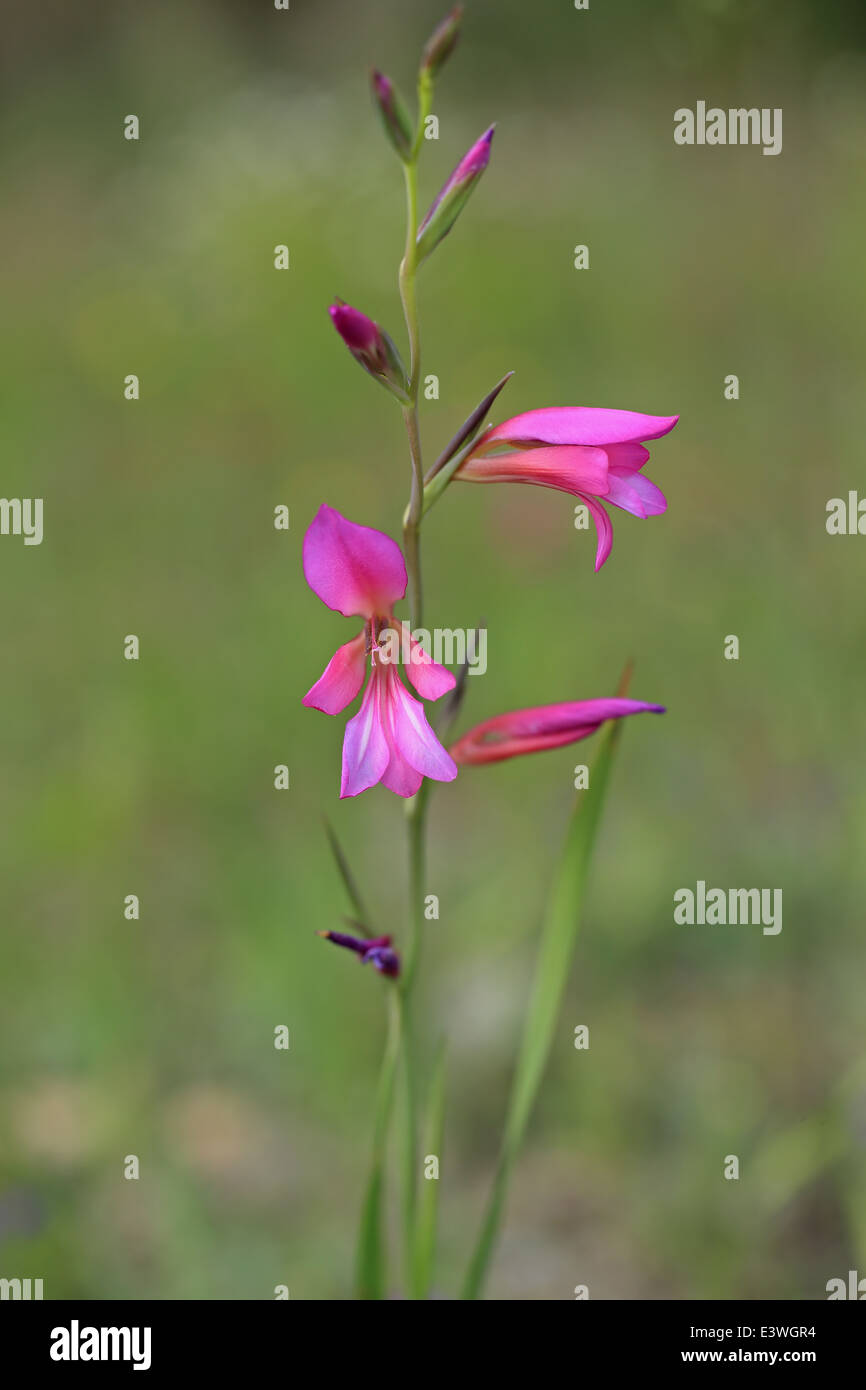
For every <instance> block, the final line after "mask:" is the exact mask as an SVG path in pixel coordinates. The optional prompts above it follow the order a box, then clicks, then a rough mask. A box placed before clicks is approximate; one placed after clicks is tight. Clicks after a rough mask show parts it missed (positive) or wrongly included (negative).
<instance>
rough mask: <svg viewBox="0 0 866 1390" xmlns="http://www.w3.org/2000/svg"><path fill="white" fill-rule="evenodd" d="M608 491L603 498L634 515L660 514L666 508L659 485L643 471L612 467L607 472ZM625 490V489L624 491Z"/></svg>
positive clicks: (664, 498) (665, 499)
mask: <svg viewBox="0 0 866 1390" xmlns="http://www.w3.org/2000/svg"><path fill="white" fill-rule="evenodd" d="M609 478H610V492H609V493H608V495H607V497H606V498H605V501H606V502H612V503H613V505H614V506H615V507H623V508H624V509H625V510H626V511H627V512H633V513H634V515H635V516H661V514H662V512H666V511H667V508H668V502H667V498H666V497H665V495H664V493H663V492H662V490H661V488H660V487H656V485H655V483H654V482H652V481H651V479H649V478H647V477H646V476H645V475H644V474H643V473H630V472H627V471H625V470H624V471H623V472H622V473H621V472H620V470H619V469H618V468H612V469H611V470H610V474H609ZM626 490H627V491H626Z"/></svg>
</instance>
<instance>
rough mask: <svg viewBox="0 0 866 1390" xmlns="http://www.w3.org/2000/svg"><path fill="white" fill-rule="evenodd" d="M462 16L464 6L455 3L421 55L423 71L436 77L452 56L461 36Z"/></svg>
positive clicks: (434, 31)
mask: <svg viewBox="0 0 866 1390" xmlns="http://www.w3.org/2000/svg"><path fill="white" fill-rule="evenodd" d="M462 18H463V6H462V5H455V6H454V9H453V10H451V12H450V14H447V15H446V16H445V18H444V19H443V21H442V23H441V24H439V25H437V27H436V28H435V29H434V30H433V33H432V34H431V35H430V37H429V39H428V40H427V43H426V44H425V46H424V52H423V53H422V55H421V72H422V73H428V74H429V76H430V77H431V78H434V77H435V76H436V74H437V73H438V71H439V69H440V68H441V67H442V64H443V63H444V62H445V61H446V59H447V58H450V57H451V54H452V53H453V52H454V49H455V47H456V44H457V40H458V38H459V37H460V21H461V20H462Z"/></svg>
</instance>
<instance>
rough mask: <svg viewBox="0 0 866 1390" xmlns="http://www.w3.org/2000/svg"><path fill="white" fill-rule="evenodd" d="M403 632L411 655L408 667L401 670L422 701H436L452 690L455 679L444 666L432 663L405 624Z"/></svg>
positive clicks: (430, 657) (427, 653)
mask: <svg viewBox="0 0 866 1390" xmlns="http://www.w3.org/2000/svg"><path fill="white" fill-rule="evenodd" d="M403 631H404V632H405V633H406V634H407V635H408V637H409V651H410V654H411V659H410V662H409V665H408V666H404V668H403V669H404V670H405V672H406V675H407V676H408V678H409V680H410V681H411V682H412V684H413V685H414V687H415V689H416V690H417V691H418V694H419V695H420V696H421V697H422V699H424V700H438V699H439V697H440V695H444V694H445V693H446V692H447V691H449V690H453V689H454V687H455V685H456V684H457V681H456V679H455V678H454V676H453V675H452V673H451V672H450V671H449V670H447V668H446V667H445V666H440V665H439V663H438V661H434V660H433V658H432V656H430V654H429V652H425V650H424V648H423V647H422V646H421V644H420V642H416V641H415V638H414V637H413V636H412V634H411V632H410V631H409V628H408V625H407V624H406V623H404V624H403Z"/></svg>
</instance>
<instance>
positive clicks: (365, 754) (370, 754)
mask: <svg viewBox="0 0 866 1390" xmlns="http://www.w3.org/2000/svg"><path fill="white" fill-rule="evenodd" d="M379 669H381V668H378V667H376V668H374V670H373V674H372V675H371V677H370V680H369V683H368V685H367V689H366V690H365V691H364V698H363V700H362V701H361V708H360V709H359V710H358V713H357V714H356V715H355V716H354V717H353V718H352V719H350V720H349V722H348V724H347V725H346V730H345V733H344V735H343V775H342V780H341V783H340V796H341V797H344V796H358V795H359V793H360V792H365V791H367V790H368V788H369V787H374V786H375V785H376V783H377V782H378V781H380V780H381V777H382V774H383V772H384V771H385V769H386V767H387V766H388V759H389V757H390V752H389V749H388V741H387V738H386V734H385V727H384V724H383V718H382V709H381V704H380V684H381V683H380V681H379V679H378V677H377V672H378V670H379Z"/></svg>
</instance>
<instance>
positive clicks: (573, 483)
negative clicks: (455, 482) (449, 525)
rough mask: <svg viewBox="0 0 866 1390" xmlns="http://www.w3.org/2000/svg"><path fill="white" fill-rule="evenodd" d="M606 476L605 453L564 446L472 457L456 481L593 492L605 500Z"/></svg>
mask: <svg viewBox="0 0 866 1390" xmlns="http://www.w3.org/2000/svg"><path fill="white" fill-rule="evenodd" d="M607 472H608V462H607V454H606V453H605V451H604V449H594V448H592V449H591V448H584V447H579V446H567V445H565V446H559V447H556V448H552V447H551V448H538V449H516V450H514V451H513V452H512V453H509V454H492V455H490V456H489V457H483V458H480V457H478V456H477V455H474V454H471V455H470V456H469V458H467V460H466V462H465V463H463V464H461V466H460V468H459V469H458V470H457V477H458V478H460V479H462V480H463V481H464V482H469V483H534V484H536V485H537V486H540V487H554V488H558V489H559V490H560V491H561V492H571V493H576V494H578V495H582V494H583V493H584V492H592V493H595V494H596V495H597V496H601V497H603V496H604V495H605V494H606V492H607Z"/></svg>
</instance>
